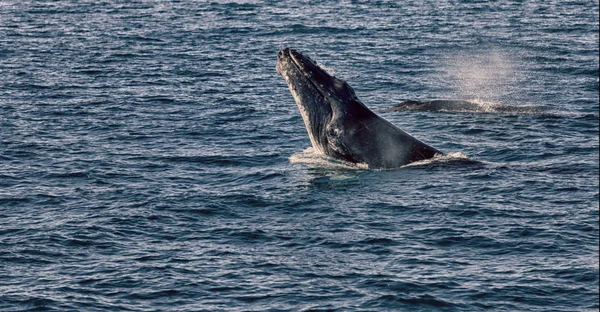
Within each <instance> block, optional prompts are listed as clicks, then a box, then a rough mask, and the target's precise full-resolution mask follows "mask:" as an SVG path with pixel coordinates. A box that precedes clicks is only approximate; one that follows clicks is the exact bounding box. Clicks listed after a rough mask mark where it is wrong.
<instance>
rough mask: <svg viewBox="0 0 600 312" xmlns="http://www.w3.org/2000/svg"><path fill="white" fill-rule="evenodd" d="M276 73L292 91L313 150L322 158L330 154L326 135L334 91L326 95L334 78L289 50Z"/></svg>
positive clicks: (279, 60) (282, 52)
mask: <svg viewBox="0 0 600 312" xmlns="http://www.w3.org/2000/svg"><path fill="white" fill-rule="evenodd" d="M276 70H277V73H279V74H280V75H281V76H282V77H283V78H284V79H285V81H286V82H287V84H288V86H289V88H290V92H291V93H292V96H293V97H294V100H295V101H296V104H297V105H298V109H299V111H300V115H301V116H302V119H303V120H304V124H305V126H306V129H307V131H308V136H309V138H310V141H311V143H312V146H313V147H314V148H315V149H316V150H317V151H319V152H321V154H328V151H327V150H328V149H329V148H328V139H327V134H326V131H327V125H328V124H329V123H330V122H331V120H332V117H333V107H332V103H331V100H332V95H331V91H330V92H326V88H328V87H329V86H330V85H331V82H332V81H333V79H335V78H333V77H331V76H330V75H328V74H327V73H326V72H325V71H324V70H323V69H322V68H320V67H319V66H318V65H317V64H315V63H314V62H313V61H312V60H310V59H309V58H307V57H305V56H303V55H302V54H300V53H298V52H296V51H295V50H293V49H290V48H285V49H281V50H280V51H279V53H278V57H277V66H276ZM328 93H329V94H328Z"/></svg>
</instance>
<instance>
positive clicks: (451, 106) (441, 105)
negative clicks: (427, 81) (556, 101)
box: [381, 100, 550, 114]
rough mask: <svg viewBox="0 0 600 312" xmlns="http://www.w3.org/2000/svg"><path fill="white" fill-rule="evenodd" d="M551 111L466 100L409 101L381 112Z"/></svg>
mask: <svg viewBox="0 0 600 312" xmlns="http://www.w3.org/2000/svg"><path fill="white" fill-rule="evenodd" d="M549 110H550V109H549V108H548V107H545V106H513V105H505V104H500V103H485V102H473V101H465V100H429V101H418V100H408V101H403V102H400V103H399V104H397V105H395V106H393V107H391V108H388V109H384V110H381V112H405V111H428V112H438V111H440V112H464V113H506V114H536V113H544V112H547V111H549Z"/></svg>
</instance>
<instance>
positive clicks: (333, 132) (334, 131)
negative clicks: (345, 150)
mask: <svg viewBox="0 0 600 312" xmlns="http://www.w3.org/2000/svg"><path fill="white" fill-rule="evenodd" d="M339 134H340V130H339V129H337V128H329V129H327V135H328V136H330V137H336V136H338V135H339Z"/></svg>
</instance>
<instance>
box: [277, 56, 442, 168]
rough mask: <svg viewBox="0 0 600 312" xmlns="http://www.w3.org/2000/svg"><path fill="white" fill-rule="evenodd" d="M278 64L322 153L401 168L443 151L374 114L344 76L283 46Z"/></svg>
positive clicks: (313, 139)
mask: <svg viewBox="0 0 600 312" xmlns="http://www.w3.org/2000/svg"><path fill="white" fill-rule="evenodd" d="M276 69H277V72H278V73H279V74H280V75H281V76H283V78H284V79H285V81H286V82H287V84H288V86H289V89H290V92H291V93H292V96H293V97H294V99H295V100H296V104H298V109H299V110H300V114H301V115H302V119H303V120H304V124H305V126H306V130H307V131H308V136H309V138H310V141H311V143H312V146H313V148H314V149H315V150H317V151H318V152H319V153H321V154H324V155H327V156H329V157H332V158H335V159H341V160H344V161H347V162H352V163H361V164H367V165H368V167H369V168H372V169H386V168H397V167H400V166H403V165H406V164H408V163H411V162H415V161H419V160H423V159H428V158H432V157H433V156H434V155H436V154H442V153H441V152H440V151H438V150H437V149H435V148H433V147H431V146H429V145H427V144H425V143H423V142H421V141H419V140H417V139H415V138H414V137H412V136H410V135H409V134H407V133H406V132H404V131H402V130H400V129H399V128H398V127H396V126H394V125H393V124H392V123H390V122H389V121H387V120H385V119H383V118H381V117H380V116H378V115H377V114H375V113H374V112H373V111H371V110H370V109H369V108H367V106H365V105H364V104H363V103H362V102H361V101H360V100H359V99H358V97H357V96H356V94H355V93H354V90H353V89H352V88H351V87H350V86H349V85H348V84H347V83H346V82H345V81H343V80H341V79H339V78H336V77H334V76H332V75H330V74H329V73H328V72H327V71H325V70H324V69H322V68H321V67H320V66H318V65H317V64H316V63H315V62H314V61H312V60H311V59H310V58H308V57H305V56H303V55H302V54H300V53H299V52H297V51H295V50H293V49H289V48H284V49H281V50H280V51H279V53H278V57H277V67H276Z"/></svg>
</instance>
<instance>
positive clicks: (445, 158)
mask: <svg viewBox="0 0 600 312" xmlns="http://www.w3.org/2000/svg"><path fill="white" fill-rule="evenodd" d="M457 160H470V158H469V157H468V156H467V155H465V154H463V153H461V152H453V153H448V154H443V155H442V154H435V156H433V158H429V159H423V160H419V161H415V162H412V163H410V164H407V165H404V166H402V167H401V168H405V167H412V166H425V165H429V164H432V163H447V162H452V161H457Z"/></svg>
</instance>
